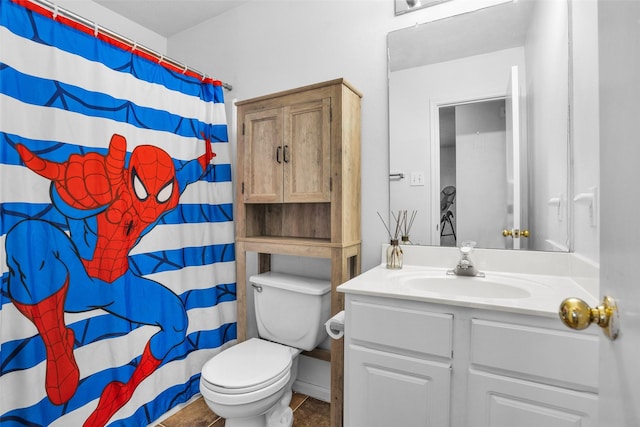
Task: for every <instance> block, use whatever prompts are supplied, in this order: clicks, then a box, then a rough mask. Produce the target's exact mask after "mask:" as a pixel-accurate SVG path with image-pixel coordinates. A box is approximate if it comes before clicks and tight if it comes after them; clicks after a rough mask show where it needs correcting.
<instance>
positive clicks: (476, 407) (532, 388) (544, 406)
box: [467, 371, 598, 427]
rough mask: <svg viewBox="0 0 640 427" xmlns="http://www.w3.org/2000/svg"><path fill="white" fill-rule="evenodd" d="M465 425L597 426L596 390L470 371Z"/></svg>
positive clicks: (481, 426)
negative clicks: (585, 391) (562, 386)
mask: <svg viewBox="0 0 640 427" xmlns="http://www.w3.org/2000/svg"><path fill="white" fill-rule="evenodd" d="M468 410H469V411H468V420H467V425H468V426H474V427H476V426H477V427H541V426H544V427H596V426H597V422H598V413H597V411H598V400H597V396H596V395H595V394H591V393H583V392H576V391H573V390H567V389H564V388H561V387H554V386H548V385H545V384H539V383H534V382H529V381H524V380H519V379H516V378H509V377H503V376H499V375H494V374H490V373H486V372H479V371H471V372H470V374H469V394H468Z"/></svg>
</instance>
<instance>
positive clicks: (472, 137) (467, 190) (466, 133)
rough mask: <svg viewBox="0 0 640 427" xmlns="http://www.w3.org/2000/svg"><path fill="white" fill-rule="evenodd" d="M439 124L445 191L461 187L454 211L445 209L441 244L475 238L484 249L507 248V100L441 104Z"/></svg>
mask: <svg viewBox="0 0 640 427" xmlns="http://www.w3.org/2000/svg"><path fill="white" fill-rule="evenodd" d="M439 126H440V132H439V134H440V150H439V151H440V159H439V160H440V188H441V195H442V193H443V192H444V190H445V188H447V187H451V186H453V187H455V199H454V203H453V204H452V205H451V206H450V207H449V208H448V211H450V213H451V215H449V214H448V213H447V212H441V216H440V220H441V221H440V226H439V229H440V245H441V246H456V245H457V242H460V241H463V240H472V241H475V242H481V243H482V247H484V248H496V249H503V248H506V247H507V246H506V243H505V242H507V241H506V239H505V238H504V236H503V235H502V230H503V229H504V228H505V224H508V223H509V222H510V221H509V218H510V217H512V216H511V215H512V212H510V210H511V209H512V208H509V206H513V205H512V203H509V202H508V199H509V197H510V192H509V189H508V185H507V163H508V160H507V157H508V153H507V150H506V147H507V138H506V119H505V99H504V98H501V99H491V100H483V101H478V102H467V103H463V104H458V105H449V106H443V107H440V108H439ZM441 200H442V198H441ZM441 206H442V204H441Z"/></svg>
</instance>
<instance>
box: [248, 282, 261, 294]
mask: <svg viewBox="0 0 640 427" xmlns="http://www.w3.org/2000/svg"><path fill="white" fill-rule="evenodd" d="M251 286H253V289H255V290H256V291H258V292H262V286H260V285H256V284H255V283H252V284H251Z"/></svg>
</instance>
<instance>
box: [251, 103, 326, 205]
mask: <svg viewBox="0 0 640 427" xmlns="http://www.w3.org/2000/svg"><path fill="white" fill-rule="evenodd" d="M313 96H314V95H313V94H311V95H310V97H311V98H312V97H313ZM318 96H320V95H319V94H318ZM330 114H331V98H319V99H313V100H310V101H307V102H300V103H297V104H295V105H288V106H285V107H280V108H273V109H268V110H265V111H256V112H251V113H247V114H246V115H244V121H243V126H242V132H243V134H244V135H243V136H244V159H243V163H244V165H245V166H246V167H245V170H244V173H243V176H242V179H243V181H242V185H243V186H244V193H243V196H244V202H245V203H295V202H302V203H312V202H318V203H322V202H329V201H330V200H331V199H330V187H331V177H330V172H331V156H330V142H331V138H330V128H331V117H330Z"/></svg>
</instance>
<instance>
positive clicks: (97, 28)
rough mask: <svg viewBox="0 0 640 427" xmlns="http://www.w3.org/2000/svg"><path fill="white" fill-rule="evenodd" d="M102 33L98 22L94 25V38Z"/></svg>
mask: <svg viewBox="0 0 640 427" xmlns="http://www.w3.org/2000/svg"><path fill="white" fill-rule="evenodd" d="M99 33H100V27H99V26H98V23H97V22H94V23H93V36H94V37H98V34H99Z"/></svg>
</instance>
